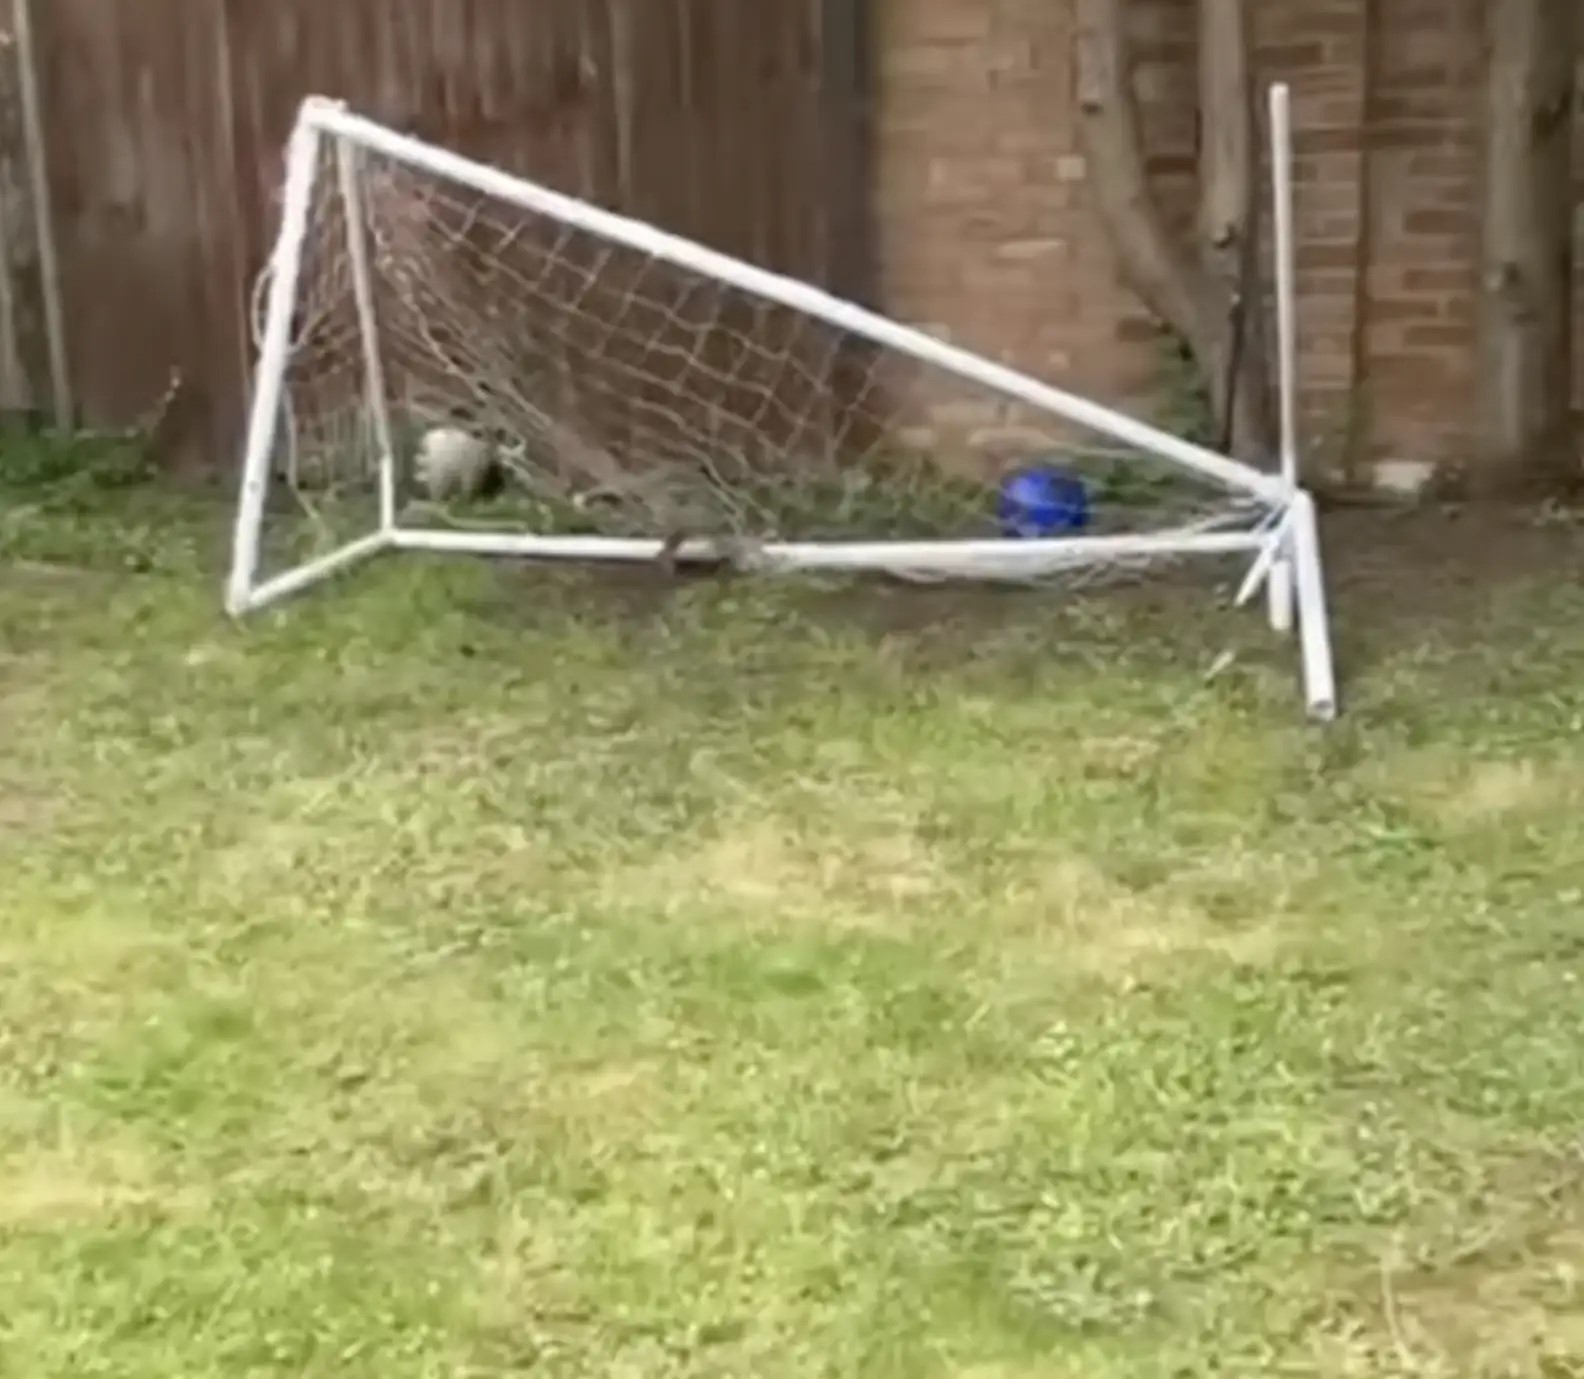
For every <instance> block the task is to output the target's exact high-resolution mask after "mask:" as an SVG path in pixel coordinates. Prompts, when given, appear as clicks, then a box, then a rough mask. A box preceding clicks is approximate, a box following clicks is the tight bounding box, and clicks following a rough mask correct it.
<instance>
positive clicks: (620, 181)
mask: <svg viewBox="0 0 1584 1379" xmlns="http://www.w3.org/2000/svg"><path fill="white" fill-rule="evenodd" d="M850 4H851V0H776V3H773V4H768V3H757V4H756V3H747V2H746V0H532V3H525V0H137V3H136V4H129V3H127V2H126V0H49V3H48V4H47V5H41V6H39V7H38V14H37V21H36V22H37V26H38V29H39V56H40V66H41V78H42V83H43V90H44V98H45V123H46V133H47V138H48V144H49V170H50V180H51V186H52V193H53V199H54V203H55V204H54V211H55V224H56V234H57V239H58V243H59V249H60V255H61V267H62V277H63V279H64V286H65V295H66V317H67V335H68V346H69V351H70V359H71V372H72V382H73V385H74V388H75V392H76V395H77V397H78V399H79V403H80V407H81V409H82V412H83V415H84V417H85V419H86V420H87V421H88V422H90V423H92V424H97V425H121V424H128V423H130V422H133V421H135V420H136V419H137V418H138V417H139V416H140V415H142V414H143V413H145V412H146V411H147V409H148V408H149V407H150V406H152V405H153V404H155V403H156V402H157V401H158V400H159V399H160V397H161V395H162V394H163V393H164V392H165V390H166V388H167V386H168V384H169V381H170V378H171V376H172V374H173V372H174V373H177V374H179V375H180V377H181V380H182V387H181V391H180V394H179V397H178V401H177V404H176V406H175V408H174V410H173V412H172V414H171V415H170V416H169V417H168V418H167V421H166V427H165V431H164V439H165V441H166V444H167V445H168V446H169V447H170V448H171V450H172V452H173V462H175V463H178V464H180V465H181V466H183V467H186V468H195V469H204V468H212V467H219V468H224V467H226V466H228V465H229V464H230V463H231V457H232V452H233V450H234V446H235V442H236V437H237V435H238V432H239V429H240V425H241V421H242V418H243V413H244V408H245V398H246V391H247V380H248V373H249V368H250V354H251V345H250V325H249V320H248V296H249V289H250V285H251V282H252V279H253V277H254V275H255V274H256V273H257V271H258V270H259V268H260V267H261V265H262V264H263V261H264V258H265V256H266V254H267V252H268V247H269V243H270V241H271V238H272V236H273V234H274V231H275V220H276V216H275V199H276V196H277V189H278V183H279V178H280V173H281V150H282V145H283V143H284V140H285V137H286V135H287V133H288V131H289V128H290V125H291V121H292V118H293V115H294V114H295V111H296V109H297V106H298V103H299V102H300V101H301V99H302V98H303V97H304V96H305V95H308V94H322V95H328V96H333V97H337V98H340V99H344V100H346V101H347V102H348V103H349V104H350V105H351V106H352V107H353V108H354V109H356V110H358V111H360V112H362V113H366V114H369V115H372V116H373V117H375V118H377V119H379V120H381V121H384V122H388V123H391V124H395V125H398V126H400V127H403V128H405V129H408V130H410V131H412V132H415V133H417V134H420V135H422V136H423V137H425V138H429V139H433V140H436V141H439V142H443V143H445V144H447V145H449V146H452V147H456V148H458V149H461V150H462V151H464V152H467V153H469V154H472V155H473V156H476V157H480V158H484V159H486V160H489V161H491V162H495V163H498V164H500V165H502V166H504V167H507V168H510V169H512V170H513V171H517V172H521V173H523V174H525V175H527V176H531V177H534V178H536V179H537V180H539V181H542V182H546V183H548V184H550V185H552V186H555V187H558V188H560V189H563V190H567V191H571V192H574V193H577V194H579V195H583V196H587V197H590V198H592V199H594V200H597V201H599V202H601V203H603V204H606V205H610V206H614V207H617V208H618V209H622V210H626V211H628V212H631V213H633V214H636V215H640V216H643V217H646V218H649V219H653V220H656V221H659V222H661V223H663V224H665V225H667V226H668V227H670V228H674V229H678V230H680V231H682V232H684V233H688V234H692V235H695V236H697V237H698V238H701V239H703V240H705V241H706V242H708V243H710V244H713V245H715V246H717V247H720V248H723V249H726V250H728V251H730V252H734V253H738V254H742V255H744V256H746V257H749V258H751V259H753V260H755V261H758V262H761V263H764V264H766V265H768V266H772V267H776V268H779V269H782V270H785V271H789V272H795V273H797V274H799V275H801V276H805V277H810V278H814V279H816V280H829V278H830V276H831V267H832V264H833V263H834V262H835V261H836V259H837V257H838V255H840V256H843V257H844V259H845V260H850V258H851V255H852V246H851V244H850V242H849V240H850V234H851V228H852V226H853V224H854V223H855V221H854V215H853V206H852V204H851V202H852V198H853V197H854V196H860V197H861V196H862V195H863V189H862V188H861V187H859V186H858V185H857V184H856V183H855V181H854V180H853V179H852V178H851V177H850V176H847V175H846V172H845V170H846V169H847V168H849V166H850V165H851V149H850V148H849V147H848V142H849V140H850V138H851V136H852V134H853V127H851V126H849V125H847V124H844V123H843V121H845V120H846V119H847V116H848V112H850V111H851V109H852V108H853V106H852V99H851V98H852V96H853V92H852V91H851V90H848V89H845V88H846V87H848V86H850V85H851V82H852V79H853V77H852V67H853V64H852V61H851V56H850V54H843V60H842V61H841V62H839V63H832V62H828V61H827V60H826V57H827V53H826V51H825V46H826V40H827V37H828V31H829V28H830V15H831V14H832V13H833V12H834V13H841V12H842V11H843V10H844V9H845V8H847V7H848V6H850ZM840 38H841V39H842V41H846V38H847V35H846V34H841V35H840ZM833 74H834V77H833ZM833 79H834V80H835V81H837V82H839V83H840V84H841V85H842V86H843V88H844V89H842V90H839V91H835V90H832V89H831V82H832V80H833ZM833 112H834V114H833ZM833 121H834V122H833Z"/></svg>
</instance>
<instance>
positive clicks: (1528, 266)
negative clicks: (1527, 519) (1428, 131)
mask: <svg viewBox="0 0 1584 1379" xmlns="http://www.w3.org/2000/svg"><path fill="white" fill-rule="evenodd" d="M1577 14H1578V0H1488V2H1487V5H1486V21H1485V22H1486V34H1485V38H1486V52H1487V56H1488V62H1489V68H1488V70H1487V72H1486V77H1485V81H1486V99H1485V119H1484V121H1483V125H1484V131H1485V150H1484V152H1485V185H1484V215H1483V225H1482V228H1483V243H1482V252H1481V260H1480V294H1479V373H1480V421H1481V427H1480V429H1481V439H1482V441H1483V447H1482V448H1483V451H1484V455H1483V459H1484V461H1485V464H1484V466H1483V469H1482V472H1481V473H1479V474H1476V475H1475V476H1474V479H1475V482H1476V484H1477V485H1478V486H1480V487H1482V488H1486V489H1513V488H1532V487H1535V486H1536V485H1543V486H1548V485H1549V484H1551V483H1552V482H1555V481H1557V480H1559V479H1560V478H1561V477H1562V476H1563V475H1564V474H1565V473H1566V471H1567V470H1568V469H1570V468H1571V463H1570V462H1571V460H1572V456H1571V453H1570V451H1571V446H1570V440H1571V435H1570V432H1571V411H1570V403H1571V394H1572V382H1573V379H1572V358H1573V317H1572V302H1573V291H1572V288H1573V283H1572V276H1573V268H1572V265H1573V195H1572V161H1571V160H1572V137H1573V89H1574V82H1575V67H1576V63H1577V60H1578V32H1579V30H1578V17H1577Z"/></svg>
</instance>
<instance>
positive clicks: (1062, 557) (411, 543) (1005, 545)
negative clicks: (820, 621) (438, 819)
mask: <svg viewBox="0 0 1584 1379" xmlns="http://www.w3.org/2000/svg"><path fill="white" fill-rule="evenodd" d="M1267 539H1268V538H1267V537H1266V536H1265V535H1264V534H1263V533H1260V532H1196V533H1183V534H1180V535H1174V534H1172V533H1169V532H1166V533H1161V534H1158V535H1146V536H1088V537H1084V536H1076V537H1071V538H1066V539H1050V540H1032V541H1016V542H1012V541H994V540H987V541H767V542H765V543H763V544H762V545H758V546H755V547H753V556H754V563H755V564H756V565H763V566H767V567H771V568H775V569H782V570H792V569H799V570H885V569H895V568H897V567H902V566H905V567H907V568H908V569H914V570H919V571H928V570H939V571H941V572H943V573H950V572H953V571H962V570H965V569H968V568H970V567H972V566H974V565H976V564H978V565H993V566H995V567H997V568H1002V569H1016V568H1020V567H1028V568H1029V569H1031V570H1032V569H1037V568H1039V567H1040V566H1042V565H1043V566H1046V567H1049V568H1052V569H1060V568H1062V567H1064V566H1074V567H1076V566H1080V565H1085V564H1099V563H1102V562H1104V561H1106V560H1109V559H1125V558H1126V557H1128V556H1140V557H1148V556H1166V555H1190V556H1191V555H1203V556H1208V555H1239V554H1243V553H1245V552H1248V551H1257V550H1259V549H1260V548H1261V546H1262V545H1263V544H1264V543H1265V542H1266V540H1267ZM391 544H392V545H394V546H395V547H396V548H397V549H398V550H411V551H443V552H450V553H452V554H457V555H507V556H516V557H519V558H522V559H540V560H575V561H639V562H642V561H654V560H658V559H659V558H660V556H661V555H662V554H663V553H664V551H665V543H664V542H662V541H656V540H653V539H648V538H627V537H612V536H537V535H534V534H533V533H531V532H521V533H511V532H463V531H445V530H443V529H434V528H417V529H414V528H404V527H399V528H397V530H396V531H395V533H394V534H393V537H392V542H391ZM720 558H721V552H720V549H719V548H718V547H717V545H716V543H713V542H710V541H707V540H705V541H690V542H687V543H685V544H683V545H682V546H681V547H680V548H679V549H678V550H677V552H676V559H677V560H679V561H681V562H683V563H688V562H700V561H702V562H713V561H716V560H719V559H720Z"/></svg>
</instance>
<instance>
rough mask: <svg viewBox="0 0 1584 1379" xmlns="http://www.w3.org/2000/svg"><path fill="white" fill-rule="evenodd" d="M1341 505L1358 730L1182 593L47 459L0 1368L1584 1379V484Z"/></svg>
mask: <svg viewBox="0 0 1584 1379" xmlns="http://www.w3.org/2000/svg"><path fill="white" fill-rule="evenodd" d="M0 499H3V495H0ZM6 501H9V500H6ZM13 506H14V505H13ZM1466 520H1467V519H1465V521H1466ZM1331 535H1332V537H1333V547H1332V551H1333V554H1334V555H1335V558H1336V565H1337V570H1338V580H1337V587H1336V590H1335V601H1336V610H1337V615H1338V622H1339V629H1340V634H1341V635H1340V650H1341V656H1342V663H1343V666H1344V670H1345V671H1346V673H1347V675H1348V702H1347V705H1346V717H1345V719H1344V721H1343V722H1342V723H1340V724H1339V725H1337V726H1336V727H1335V728H1334V729H1332V730H1329V731H1326V730H1317V729H1314V728H1312V727H1310V726H1308V725H1306V724H1305V723H1303V722H1302V720H1301V717H1300V715H1299V709H1298V703H1299V701H1298V692H1297V688H1296V682H1295V657H1294V656H1293V654H1292V651H1291V648H1289V647H1285V646H1278V645H1274V644H1273V643H1272V642H1271V640H1270V639H1269V637H1268V635H1267V634H1265V633H1264V631H1263V629H1262V628H1261V627H1260V626H1259V619H1258V618H1257V617H1256V616H1253V615H1244V616H1241V617H1239V616H1231V615H1226V614H1224V613H1214V614H1210V615H1206V614H1205V613H1204V612H1203V611H1202V605H1201V604H1200V603H1198V602H1195V601H1193V600H1184V599H1181V598H1178V597H1171V596H1165V595H1162V596H1155V595H1149V596H1137V595H1135V596H1131V597H1126V598H1123V599H1121V600H1119V601H1116V602H1112V603H1109V604H1106V603H1098V604H1080V605H1076V606H1064V605H1063V604H1062V603H1061V602H1060V601H1058V600H1056V599H1054V598H1052V597H1048V596H1042V595H1039V594H1012V595H994V594H964V593H952V592H938V591H937V592H924V591H918V590H899V589H891V588H884V587H872V588H870V589H867V590H861V591H858V592H852V591H846V592H844V591H842V590H841V589H840V588H838V587H836V586H829V587H816V586H804V585H773V586H772V585H756V584H752V583H731V582H722V583H714V582H707V583H692V584H686V585H684V586H681V587H679V588H677V589H674V590H661V589H656V588H655V587H653V585H652V584H651V583H649V582H646V581H645V580H639V579H633V578H628V579H626V580H623V581H613V580H611V579H605V578H601V579H593V578H590V577H586V576H582V575H575V574H566V573H557V574H549V573H542V572H537V571H528V570H524V569H511V568H504V567H501V566H498V565H497V566H484V565H472V564H466V563H461V564H457V563H449V564H447V563H437V562H428V561H423V560H419V559H407V560H405V561H395V560H392V561H388V562H386V563H383V564H380V565H377V566H375V567H371V568H370V569H368V570H366V571H364V572H362V573H360V574H358V575H356V576H354V577H352V578H350V579H348V580H346V581H345V582H344V583H342V584H341V585H339V586H338V587H336V588H335V589H333V590H326V591H322V592H321V593H320V594H318V595H316V596H314V597H312V598H309V599H306V600H304V601H301V602H299V603H296V604H293V605H291V606H290V607H288V608H284V609H282V610H280V611H279V612H278V613H275V614H271V615H266V616H263V617H261V618H259V619H257V620H256V621H253V622H250V623H248V624H247V625H245V626H244V627H242V628H236V627H233V626H231V625H229V624H227V623H226V622H225V621H224V620H223V619H222V618H221V616H220V614H219V612H218V593H219V590H218V578H217V575H216V569H217V566H216V564H215V553H214V551H213V550H212V548H211V542H210V539H209V534H208V533H207V532H205V531H204V520H203V519H199V520H198V522H197V525H196V526H195V525H194V522H193V519H191V518H190V517H189V516H188V515H187V514H186V512H185V511H184V510H183V511H180V512H172V511H167V509H166V506H165V505H164V504H162V503H159V502H155V501H154V500H151V499H145V498H142V497H139V496H137V495H129V497H128V498H127V499H126V504H125V506H124V507H123V508H121V509H120V511H119V512H118V513H112V514H111V515H109V516H108V517H107V516H105V515H104V514H102V513H101V514H94V513H88V514H87V515H85V514H84V513H83V512H79V511H77V510H75V509H69V510H63V511H57V512H54V513H51V514H42V515H41V514H38V513H33V514H28V513H23V514H22V515H20V516H18V515H17V514H16V513H15V511H13V513H12V515H11V518H10V519H9V525H5V524H4V523H0V540H3V541H6V542H7V543H8V544H7V546H6V547H5V549H4V552H3V553H0V1374H3V1375H5V1376H7V1377H8V1379H9V1377H10V1376H16V1379H54V1376H63V1377H64V1376H72V1377H73V1379H84V1377H86V1376H96V1375H104V1376H114V1377H115V1379H172V1376H180V1379H209V1377H210V1376H338V1377H339V1376H367V1379H408V1377H409V1376H411V1377H413V1379H416V1377H417V1376H426V1377H429V1376H434V1377H436V1379H438V1377H439V1376H446V1377H447V1379H451V1377H452V1376H456V1377H457V1379H460V1377H461V1376H480V1377H482V1376H504V1375H518V1374H533V1375H536V1376H537V1375H544V1376H552V1377H556V1376H566V1377H567V1379H597V1377H600V1376H611V1377H612V1379H615V1377H617V1376H633V1377H634V1379H636V1377H637V1376H642V1377H643V1379H663V1377H664V1376H688V1377H689V1379H695V1377H696V1379H704V1377H705V1376H743V1377H744V1379H750V1377H751V1379H809V1377H812V1376H829V1379H871V1377H873V1379H882V1377H883V1379H934V1377H936V1376H940V1377H941V1379H945V1376H954V1377H960V1379H1036V1377H1038V1379H1046V1377H1047V1376H1051V1377H1052V1379H1055V1377H1057V1376H1060V1377H1061V1379H1066V1377H1067V1376H1071V1377H1072V1379H1115V1377H1116V1376H1133V1375H1140V1376H1152V1375H1162V1376H1191V1375H1209V1374H1220V1375H1225V1374H1246V1375H1317V1376H1348V1375H1360V1376H1363V1375H1370V1376H1375V1375H1405V1376H1407V1375H1411V1376H1442V1375H1447V1376H1451V1375H1470V1376H1473V1375H1479V1376H1561V1375H1568V1374H1576V1373H1579V1372H1580V1370H1581V1368H1584V1157H1581V1153H1584V1150H1581V1145H1584V1000H1581V997H1584V991H1581V987H1584V980H1581V973H1584V731H1581V730H1584V587H1581V586H1580V584H1579V583H1578V581H1577V576H1578V574H1579V571H1580V569H1581V567H1584V560H1581V551H1584V541H1581V540H1580V539H1579V538H1577V537H1575V536H1574V535H1573V534H1572V533H1571V532H1570V531H1568V530H1564V529H1555V528H1554V529H1546V530H1531V529H1530V528H1528V527H1526V526H1524V524H1523V522H1522V521H1521V520H1520V519H1518V518H1516V517H1514V518H1503V519H1501V520H1499V521H1497V520H1495V519H1493V521H1492V524H1491V525H1490V528H1489V529H1487V528H1486V527H1484V526H1467V525H1459V524H1455V523H1449V522H1446V521H1443V520H1442V519H1439V518H1436V519H1424V520H1422V521H1421V520H1417V519H1416V520H1415V521H1412V522H1405V523H1393V522H1391V521H1389V520H1386V519H1376V518H1368V519H1365V518H1357V519H1350V520H1348V521H1342V522H1333V524H1332V532H1331ZM1504 543H1505V544H1504ZM1503 551H1506V552H1507V554H1508V555H1510V556H1511V558H1510V559H1507V558H1505V557H1504V556H1503V555H1502V552H1503ZM1475 552H1478V554H1479V556H1480V558H1481V561H1482V564H1481V566H1480V567H1479V568H1478V569H1477V570H1474V571H1473V572H1472V574H1470V575H1468V576H1467V577H1465V578H1460V577H1459V576H1458V571H1460V570H1462V569H1464V568H1465V566H1466V565H1467V564H1468V563H1469V562H1470V561H1471V558H1472V556H1473V554H1474V553H1475ZM1226 649H1231V650H1232V652H1233V653H1234V659H1233V660H1232V662H1231V664H1230V666H1228V667H1226V668H1224V669H1222V670H1221V673H1219V674H1217V675H1216V676H1214V677H1213V678H1209V679H1207V678H1206V670H1207V668H1208V667H1210V666H1211V665H1212V664H1213V663H1216V662H1217V660H1218V657H1219V653H1221V652H1222V651H1223V650H1226Z"/></svg>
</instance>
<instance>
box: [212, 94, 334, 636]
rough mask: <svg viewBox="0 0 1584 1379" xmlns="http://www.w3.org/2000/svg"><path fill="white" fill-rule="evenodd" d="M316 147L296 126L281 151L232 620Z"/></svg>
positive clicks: (249, 583) (254, 565)
mask: <svg viewBox="0 0 1584 1379" xmlns="http://www.w3.org/2000/svg"><path fill="white" fill-rule="evenodd" d="M320 143H321V136H320V134H319V131H318V130H317V129H315V128H314V126H313V125H312V123H310V122H308V121H300V122H299V123H298V125H297V128H296V129H294V130H293V131H292V136H291V142H290V143H289V144H288V145H287V151H286V190H285V193H284V196H283V206H282V211H281V229H280V236H279V237H278V238H277V240H276V242H275V251H274V253H273V255H272V256H271V259H270V270H271V278H270V287H269V305H268V308H267V310H266V313H265V321H264V340H263V343H262V345H261V346H260V348H259V361H258V370H257V372H256V374H255V375H254V377H255V379H256V383H255V386H254V391H253V408H252V411H251V412H250V413H249V415H248V431H247V444H246V448H245V450H244V452H243V458H242V493H241V497H240V499H239V500H238V502H237V520H236V533H235V536H234V538H233V541H232V555H231V579H230V583H229V585H228V586H227V592H226V607H227V609H229V610H230V612H231V613H232V614H233V615H237V614H240V613H242V612H245V611H246V610H247V609H248V608H249V607H250V606H252V604H251V599H250V596H251V593H252V590H253V581H254V579H255V577H256V576H257V574H258V548H259V533H260V531H261V529H262V527H263V519H264V499H265V495H266V493H267V492H268V490H269V471H270V456H271V454H272V452H273V450H274V447H275V432H276V428H277V426H278V425H279V418H280V405H281V390H282V389H283V388H284V386H285V380H286V367H287V356H288V355H289V354H290V352H291V323H292V310H293V305H294V298H295V297H296V294H297V278H298V274H299V273H300V271H301V268H302V249H303V240H304V239H305V238H306V236H307V234H308V211H309V207H310V205H311V203H312V199H313V184H314V176H315V174H316V173H317V171H318V168H319V148H320Z"/></svg>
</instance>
